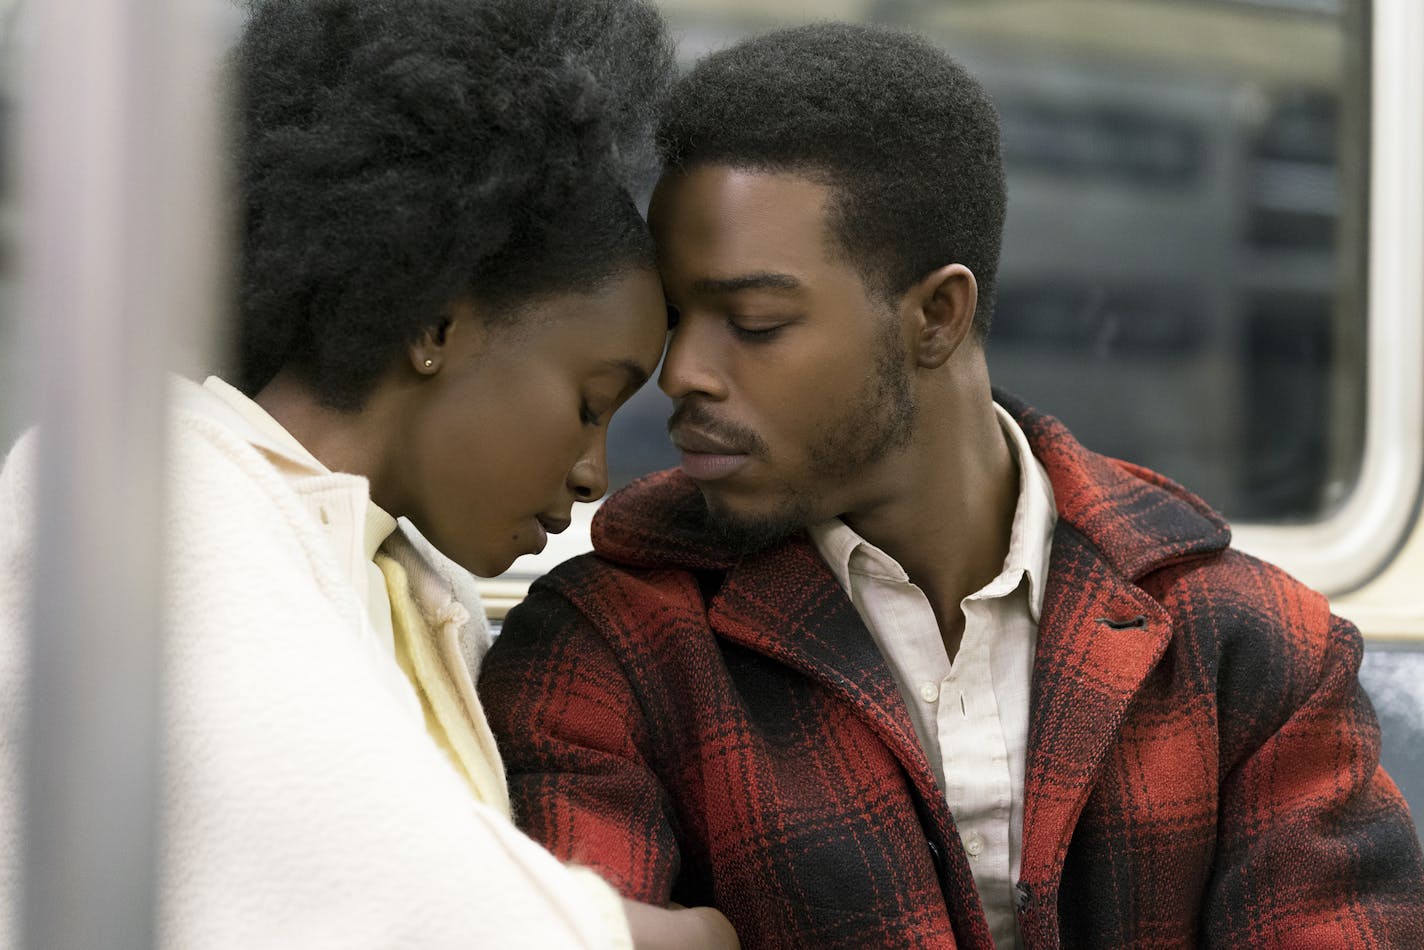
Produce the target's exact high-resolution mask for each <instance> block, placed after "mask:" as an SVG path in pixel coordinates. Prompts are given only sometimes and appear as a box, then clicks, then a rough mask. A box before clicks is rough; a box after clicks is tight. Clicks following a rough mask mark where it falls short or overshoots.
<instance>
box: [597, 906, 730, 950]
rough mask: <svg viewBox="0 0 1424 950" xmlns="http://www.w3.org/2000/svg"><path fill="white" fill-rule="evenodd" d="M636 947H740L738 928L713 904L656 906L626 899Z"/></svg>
mask: <svg viewBox="0 0 1424 950" xmlns="http://www.w3.org/2000/svg"><path fill="white" fill-rule="evenodd" d="M623 913H625V914H626V915H627V916H628V929H629V931H631V932H632V934H633V947H634V948H635V950H699V948H705V950H740V948H741V942H740V941H739V940H737V932H736V931H735V930H733V929H732V925H731V924H730V923H729V922H728V921H727V918H726V917H723V916H722V914H721V912H720V911H717V910H715V909H713V908H711V907H680V906H678V905H677V904H673V905H671V906H668V907H654V906H653V905H652V904H640V903H638V902H637V901H630V900H625V901H623Z"/></svg>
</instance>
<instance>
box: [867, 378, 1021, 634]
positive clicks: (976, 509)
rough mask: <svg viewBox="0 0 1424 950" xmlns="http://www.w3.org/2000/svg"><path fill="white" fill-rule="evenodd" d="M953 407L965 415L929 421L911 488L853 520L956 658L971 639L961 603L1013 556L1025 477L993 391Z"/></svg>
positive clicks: (908, 478) (908, 466) (913, 464)
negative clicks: (913, 590) (908, 586)
mask: <svg viewBox="0 0 1424 950" xmlns="http://www.w3.org/2000/svg"><path fill="white" fill-rule="evenodd" d="M951 404H952V405H953V406H957V407H958V409H957V411H954V410H953V409H952V410H951V411H949V412H946V413H944V414H942V415H941V414H934V415H930V416H929V417H928V418H926V419H924V420H923V422H922V424H921V429H922V430H923V431H922V432H921V433H919V434H918V436H919V437H918V438H917V444H916V446H915V447H914V451H912V452H909V453H906V459H905V471H903V472H902V473H901V478H902V479H903V481H901V484H902V485H905V486H908V487H907V488H906V489H905V490H904V491H902V492H900V493H899V494H898V495H897V496H896V497H895V498H894V499H892V500H890V501H888V502H887V503H886V504H884V505H881V506H878V507H877V508H876V509H875V510H874V511H871V512H866V513H864V514H863V515H856V514H853V513H848V514H847V515H846V516H845V520H846V522H847V523H848V524H850V526H851V527H852V528H854V529H855V531H856V533H858V534H859V535H860V536H861V537H863V538H865V539H866V540H867V541H869V542H871V543H872V544H874V545H875V546H876V547H878V548H880V549H881V550H883V551H885V552H886V553H887V554H889V555H890V556H891V557H893V558H894V559H895V560H896V561H897V562H898V563H899V564H900V566H901V567H903V568H904V569H905V572H906V573H907V574H908V575H909V576H910V580H911V581H913V582H914V583H915V585H916V586H918V587H919V588H920V589H921V590H922V591H924V594H925V597H926V598H927V599H928V600H929V603H930V606H931V607H932V608H933V609H934V612H935V618H936V619H937V620H938V621H939V627H940V633H941V636H942V637H943V639H944V645H945V649H946V651H947V652H948V653H949V656H950V658H951V659H953V658H954V656H955V654H956V653H957V652H958V650H959V643H960V640H961V638H962V637H963V633H964V615H963V612H962V611H961V609H960V606H959V605H960V602H961V601H962V600H963V599H964V598H965V597H968V596H969V595H970V594H973V593H974V592H975V591H977V590H979V589H980V588H982V587H984V585H986V584H988V583H989V582H990V581H992V580H993V579H994V578H995V577H997V576H998V575H999V573H1000V571H1001V570H1002V569H1003V565H1004V560H1005V558H1006V557H1007V556H1008V551H1009V541H1010V536H1011V533H1012V528H1013V519H1014V511H1015V509H1016V507H1017V503H1018V493H1019V476H1018V467H1017V463H1016V461H1015V459H1014V456H1013V452H1012V450H1011V449H1010V446H1009V442H1008V439H1007V437H1006V436H1005V434H1004V430H1003V427H1002V426H1001V425H1000V423H999V419H998V416H997V414H996V412H995V409H994V405H993V401H992V399H991V398H990V397H989V396H988V391H987V386H985V387H984V389H983V395H982V396H981V397H979V398H971V399H962V400H954V401H952V403H951ZM925 408H926V409H929V407H925ZM922 411H923V410H922ZM930 411H931V412H933V410H932V409H931V410H930Z"/></svg>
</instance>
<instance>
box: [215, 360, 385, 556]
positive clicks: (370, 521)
mask: <svg viewBox="0 0 1424 950" xmlns="http://www.w3.org/2000/svg"><path fill="white" fill-rule="evenodd" d="M203 390H204V391H205V392H206V393H207V394H210V395H211V396H213V397H215V398H214V399H211V400H204V401H203V403H202V405H201V406H200V407H198V408H200V409H201V410H202V411H204V412H205V413H206V414H207V415H209V416H213V417H215V418H217V419H218V420H219V421H221V422H222V423H223V424H224V425H226V426H227V427H228V428H229V429H231V430H233V431H234V432H236V433H238V434H239V435H240V436H241V437H242V438H244V439H246V440H247V441H248V442H249V443H250V444H251V445H252V446H253V447H254V448H256V449H257V450H258V451H259V452H261V453H262V454H264V455H266V456H267V458H268V459H269V460H271V462H272V464H273V465H275V466H276V468H277V470H278V471H280V472H281V473H282V474H283V475H284V476H286V477H287V478H289V479H293V480H295V479H299V478H304V477H308V476H319V475H330V474H332V472H331V469H329V468H327V467H326V466H325V465H323V464H322V463H321V461H320V460H319V459H318V458H317V457H316V456H315V455H312V454H311V452H309V451H307V448H306V446H304V445H302V444H301V443H300V442H298V441H297V438H296V436H294V435H292V434H291V433H290V432H288V431H287V430H286V428H284V427H283V425H282V424H281V423H280V422H278V421H277V420H276V419H274V418H273V417H272V416H271V414H270V413H268V412H267V410H265V409H263V408H262V407H261V406H259V405H258V404H257V403H256V402H255V401H253V400H252V399H250V398H248V397H247V396H246V395H244V394H243V393H242V392H241V391H240V390H238V389H237V388H236V387H235V386H232V385H230V384H229V383H227V382H226V381H224V380H222V379H219V378H218V377H216V376H209V377H208V378H207V379H205V380H204V381H203ZM362 481H365V479H362ZM395 530H396V519H395V518H393V517H391V515H390V514H389V513H388V512H387V511H386V510H385V509H384V508H382V507H381V506H380V505H378V504H376V503H375V502H374V501H371V500H370V498H369V496H368V498H367V501H366V517H365V524H364V525H363V539H362V540H363V543H364V548H365V554H366V559H367V560H370V559H372V558H374V557H375V556H376V549H377V548H379V547H380V546H381V544H382V543H383V542H384V541H385V540H386V538H388V537H390V536H391V534H392V533H393V532H394V531H395Z"/></svg>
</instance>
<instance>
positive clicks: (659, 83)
mask: <svg viewBox="0 0 1424 950" xmlns="http://www.w3.org/2000/svg"><path fill="white" fill-rule="evenodd" d="M249 6H250V8H251V13H250V18H249V20H248V22H247V26H246V29H245V31H244V33H243V36H242V38H241V40H240V41H239V43H238V45H237V47H236V49H235V51H234V53H233V59H232V63H231V68H232V75H233V85H234V90H233V92H234V108H235V121H234V127H235V131H234V136H235V141H234V148H235V153H236V154H235V165H236V179H237V197H238V200H239V202H240V207H239V208H238V211H239V214H240V217H241V230H240V244H241V258H240V270H239V274H238V306H239V342H238V349H239V361H240V362H239V375H240V383H241V386H242V388H243V389H244V390H245V391H247V392H248V393H253V392H256V391H257V390H258V389H260V388H261V387H262V386H263V385H265V384H266V382H267V381H268V380H270V379H271V377H272V376H273V375H274V374H275V373H276V372H277V371H278V370H279V369H282V368H283V367H291V368H292V369H293V370H294V371H296V372H298V373H299V374H300V375H301V376H302V378H303V379H304V380H305V381H306V382H307V384H308V385H310V386H311V387H312V388H313V389H314V391H315V392H316V393H317V394H318V396H319V397H320V398H321V399H322V401H323V402H325V403H326V404H327V405H330V406H332V407H334V408H337V409H346V410H352V409H356V408H359V407H360V405H361V404H362V402H363V400H364V398H365V396H366V395H367V394H368V393H369V391H370V389H371V387H372V386H373V385H374V384H375V382H376V380H377V378H378V377H379V375H380V374H381V373H382V372H383V371H384V370H385V369H386V368H387V367H388V366H389V365H390V362H391V360H392V359H394V358H395V357H396V356H397V355H398V354H399V353H400V352H401V350H402V348H403V347H404V346H406V345H407V344H408V343H410V342H411V341H413V340H414V339H416V338H417V337H418V336H419V334H420V332H421V331H422V330H425V329H427V328H432V327H434V326H436V325H438V324H439V322H440V320H441V318H442V316H443V314H444V313H445V312H446V311H447V309H448V307H449V306H450V305H451V303H453V302H454V301H456V300H459V299H462V298H471V299H473V300H475V301H477V302H479V303H480V304H481V305H482V310H483V311H484V312H485V313H487V314H491V313H492V314H496V315H504V317H505V318H506V319H509V320H514V319H517V314H518V312H519V305H520V304H522V303H526V302H528V301H530V300H532V299H535V298H538V297H542V296H548V295H552V294H557V293H563V292H569V291H579V290H587V289H591V288H593V287H595V286H597V285H598V284H599V283H600V282H602V281H603V280H605V279H607V278H608V277H610V276H612V275H613V274H616V273H618V272H619V271H621V270H622V269H625V268H628V267H631V266H638V267H644V266H646V267H650V266H652V249H651V243H650V240H649V238H648V236H647V233H646V229H645V227H644V225H643V223H642V221H641V219H640V218H639V216H638V213H637V210H636V207H635V205H634V202H633V199H632V197H631V194H632V193H634V192H636V191H637V189H639V188H641V187H644V186H646V184H647V181H648V179H649V177H650V176H651V174H652V173H653V172H654V171H655V163H656V155H655V152H654V151H653V148H652V141H651V131H652V125H653V122H654V120H655V116H656V113H657V109H658V106H659V103H660V100H661V98H662V96H663V94H664V93H665V91H666V89H667V86H668V84H669V82H670V81H671V78H672V70H673V65H672V64H673V58H672V47H671V44H670V42H669V41H668V39H667V37H666V33H665V30H664V26H663V23H662V20H661V17H660V16H659V15H658V13H657V12H656V11H655V10H654V9H653V8H652V6H651V5H650V4H649V3H647V2H645V0H254V2H251V3H250V4H249ZM496 318H498V317H496Z"/></svg>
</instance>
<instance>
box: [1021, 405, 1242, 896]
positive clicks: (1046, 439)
mask: <svg viewBox="0 0 1424 950" xmlns="http://www.w3.org/2000/svg"><path fill="white" fill-rule="evenodd" d="M994 398H995V400H996V401H998V402H999V403H1000V404H1001V405H1003V406H1004V407H1005V408H1006V409H1008V410H1009V411H1010V412H1011V413H1012V414H1013V415H1014V417H1015V418H1016V419H1017V420H1018V422H1019V425H1020V426H1022V427H1023V430H1024V434H1025V435H1026V436H1027V437H1028V440H1029V444H1030V446H1031V447H1032V448H1033V454H1034V457H1035V458H1037V459H1038V460H1039V461H1040V462H1042V463H1043V467H1044V469H1045V470H1046V471H1047V472H1048V477H1049V481H1050V482H1051V483H1052V485H1053V493H1054V500H1055V503H1056V505H1057V508H1058V516H1059V520H1058V527H1057V529H1056V530H1055V532H1054V536H1053V552H1052V555H1051V558H1050V561H1049V569H1048V584H1047V587H1046V589H1045V592H1044V605H1043V614H1042V616H1041V617H1040V621H1039V631H1038V651H1037V653H1036V655H1035V658H1034V668H1033V688H1032V694H1031V698H1030V701H1029V702H1030V709H1029V737H1028V763H1027V773H1026V775H1025V782H1024V850H1023V869H1022V873H1021V877H1022V879H1023V880H1024V881H1025V882H1028V883H1030V884H1032V883H1035V882H1049V881H1054V880H1057V878H1058V875H1059V873H1060V872H1061V870H1062V867H1063V861H1064V858H1065V856H1066V853H1067V850H1068V842H1069V839H1070V838H1071V837H1072V831H1073V827H1074V825H1075V824H1076V822H1077V820H1078V816H1079V814H1080V813H1081V812H1082V809H1083V806H1084V804H1085V802H1086V801H1087V798H1088V794H1089V792H1090V791H1091V790H1092V786H1093V782H1094V779H1095V778H1096V776H1097V774H1098V771H1099V768H1100V766H1101V764H1102V761H1103V757H1104V756H1105V755H1106V753H1107V751H1108V749H1109V748H1110V747H1111V745H1112V744H1113V743H1114V742H1115V741H1116V740H1117V737H1118V731H1119V729H1120V728H1121V726H1122V721H1123V717H1124V716H1125V714H1126V713H1127V710H1128V707H1129V706H1130V704H1131V703H1132V699H1133V696H1134V695H1136V693H1137V692H1138V691H1139V690H1140V689H1141V687H1142V685H1143V682H1144V680H1146V678H1147V676H1148V675H1149V674H1150V673H1151V671H1152V669H1153V667H1154V666H1155V665H1156V664H1157V661H1158V660H1159V659H1161V657H1162V654H1163V652H1164V651H1165V650H1166V648H1167V645H1168V642H1169V641H1170V640H1171V636H1172V625H1171V620H1170V618H1169V617H1168V615H1167V612H1166V611H1165V610H1164V609H1163V608H1162V607H1161V605H1160V604H1158V603H1157V601H1155V600H1154V599H1152V598H1151V597H1150V596H1148V594H1147V593H1146V592H1144V591H1143V590H1142V588H1141V587H1139V586H1138V584H1137V582H1138V581H1140V580H1141V579H1142V578H1143V577H1144V576H1146V575H1147V574H1149V573H1151V572H1153V571H1156V570H1159V569H1161V568H1163V567H1165V566H1167V565H1169V564H1173V563H1178V562H1181V561H1184V560H1189V559H1191V558H1195V557H1200V556H1204V555H1207V554H1211V553H1215V552H1217V551H1220V550H1221V549H1222V548H1224V547H1226V546H1227V544H1229V543H1230V540H1231V532H1230V530H1229V529H1228V528H1227V526H1226V522H1225V521H1223V520H1222V519H1221V516H1220V515H1218V514H1217V513H1216V512H1214V511H1212V510H1211V508H1209V507H1208V506H1207V505H1206V504H1205V503H1204V502H1202V501H1201V500H1200V499H1198V498H1196V497H1195V496H1193V495H1192V494H1191V493H1190V492H1188V491H1186V490H1185V489H1183V488H1182V487H1181V486H1179V485H1177V484H1175V483H1173V482H1172V481H1170V480H1169V479H1166V478H1164V477H1162V476H1161V475H1158V474H1156V473H1155V472H1150V471H1148V470H1146V469H1143V468H1139V467H1137V466H1134V465H1130V464H1128V463H1125V462H1120V461H1116V460H1114V459H1109V458H1106V457H1104V456H1101V455H1097V454H1096V453H1093V452H1090V451H1088V450H1087V449H1085V448H1083V446H1082V445H1080V444H1079V443H1078V442H1077V441H1076V440H1075V439H1074V438H1073V437H1072V435H1070V434H1069V432H1068V430H1067V429H1066V428H1064V426H1063V425H1062V423H1060V422H1058V420H1056V419H1054V418H1052V417H1051V416H1046V415H1043V414H1042V413H1039V412H1036V411H1034V410H1033V409H1031V408H1029V407H1028V406H1027V405H1025V404H1024V403H1022V402H1020V401H1019V400H1017V399H1016V398H1014V397H1013V396H1011V395H1009V394H1007V393H1004V392H1001V391H997V390H996V391H995V393H994Z"/></svg>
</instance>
